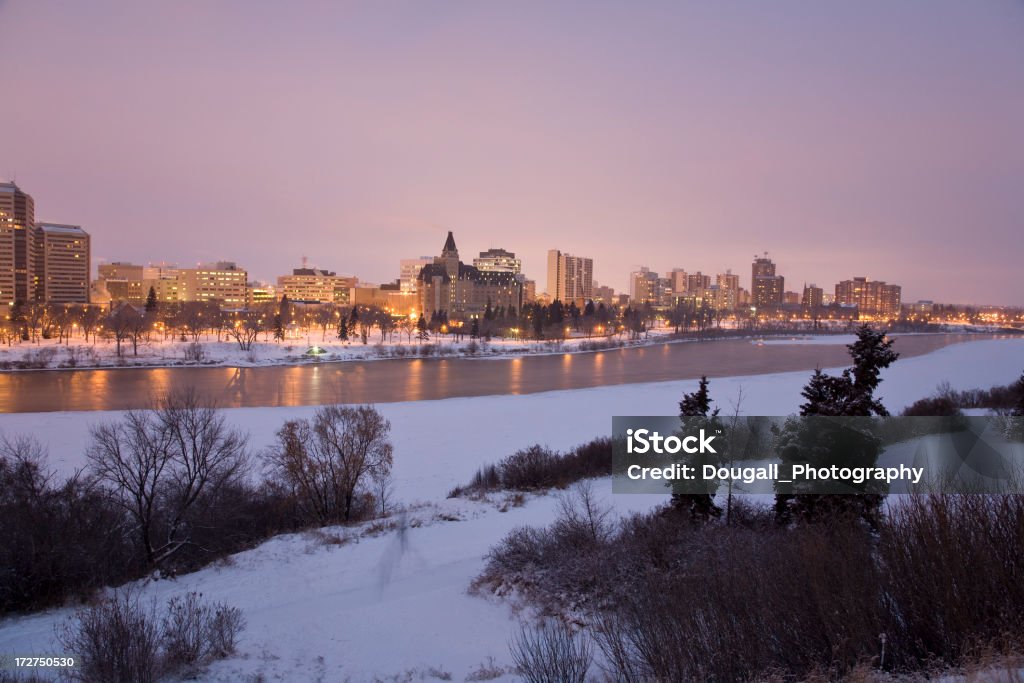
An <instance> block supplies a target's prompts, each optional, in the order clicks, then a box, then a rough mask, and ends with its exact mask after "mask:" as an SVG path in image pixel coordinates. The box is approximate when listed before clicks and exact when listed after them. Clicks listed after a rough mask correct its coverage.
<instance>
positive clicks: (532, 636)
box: [509, 619, 593, 683]
mask: <svg viewBox="0 0 1024 683" xmlns="http://www.w3.org/2000/svg"><path fill="white" fill-rule="evenodd" d="M509 649H510V650H511V652H512V660H513V661H514V662H515V664H516V667H517V668H518V669H519V673H520V675H522V677H523V678H524V679H525V680H526V681H527V683H583V682H584V681H585V680H586V678H587V671H588V670H589V669H590V663H591V661H592V658H593V655H592V652H591V647H590V643H589V642H588V641H587V640H586V636H584V635H579V636H577V635H576V634H574V633H573V632H572V630H571V629H570V628H569V627H568V626H566V625H565V624H564V623H562V622H561V621H556V620H551V619H549V620H545V621H543V622H541V623H540V624H539V625H538V626H534V627H529V626H526V625H523V626H522V627H521V629H520V631H519V634H518V635H517V636H516V637H515V639H514V640H513V641H512V643H511V644H510V645H509Z"/></svg>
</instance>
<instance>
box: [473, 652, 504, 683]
mask: <svg viewBox="0 0 1024 683" xmlns="http://www.w3.org/2000/svg"><path fill="white" fill-rule="evenodd" d="M506 673H509V671H508V669H507V668H506V667H503V666H498V664H497V663H495V661H494V657H488V658H487V661H486V662H481V663H480V666H478V667H477V668H476V669H474V670H473V671H470V672H469V673H468V674H466V681H467V683H480V682H481V681H493V680H494V679H495V678H501V677H502V676H504V675H505V674H506Z"/></svg>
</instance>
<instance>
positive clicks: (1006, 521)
mask: <svg viewBox="0 0 1024 683" xmlns="http://www.w3.org/2000/svg"><path fill="white" fill-rule="evenodd" d="M769 518H770V513H769V512H768V511H767V510H762V511H757V510H745V509H743V508H742V507H738V508H737V510H736V511H735V514H734V516H733V519H732V520H731V522H730V524H729V525H726V524H724V523H712V524H708V525H703V526H699V527H693V526H692V525H681V524H678V523H675V522H674V521H673V519H672V518H671V516H668V515H663V514H658V513H653V514H648V515H637V516H634V517H632V518H629V519H627V520H625V521H623V522H622V523H621V524H620V525H619V527H618V530H617V531H614V530H613V531H602V532H599V533H590V532H589V531H588V523H587V520H588V519H589V517H588V515H587V514H586V507H585V506H584V505H581V504H580V503H579V502H578V501H577V502H576V503H575V505H574V506H573V507H571V508H568V509H565V508H563V510H562V512H561V513H560V514H559V516H558V518H557V519H556V520H555V522H554V523H553V524H551V525H550V526H549V527H547V528H544V529H535V528H520V529H516V530H515V531H513V532H511V533H510V534H509V535H508V536H507V537H506V538H505V539H504V540H503V541H502V542H501V544H499V545H498V546H497V547H495V548H493V549H492V550H491V552H490V553H489V555H488V559H487V566H486V568H485V570H484V572H483V573H482V574H481V576H480V577H478V579H477V580H476V582H474V587H475V588H476V589H477V590H479V589H481V588H485V587H486V588H490V589H491V590H495V591H503V590H505V589H507V588H509V587H511V588H515V589H517V591H518V593H517V594H518V595H519V596H520V598H522V599H524V600H526V601H527V602H528V603H530V604H532V605H533V606H534V607H536V608H538V609H541V610H547V611H548V612H549V613H551V612H554V613H565V612H567V611H575V612H577V613H580V612H583V613H586V614H588V615H589V617H588V620H589V622H590V624H591V626H592V627H593V631H594V634H595V638H596V641H597V644H598V646H599V647H600V649H601V651H602V653H603V655H604V657H603V660H604V661H605V662H607V663H608V666H609V667H610V671H609V672H608V674H609V676H610V677H611V678H612V679H614V680H622V681H646V680H751V679H758V678H763V677H765V676H769V677H771V676H781V677H782V678H783V679H786V680H790V679H793V678H794V677H795V678H805V677H808V676H811V677H815V676H817V677H820V678H821V679H822V680H835V679H837V678H841V677H845V676H849V675H854V674H855V672H857V671H859V670H866V669H865V667H867V668H869V669H885V670H890V671H914V670H918V671H920V670H923V669H926V670H934V669H935V668H936V667H938V668H942V667H947V668H948V667H950V666H958V665H962V664H964V663H967V662H970V661H973V660H976V659H977V658H978V657H979V656H980V655H981V654H984V653H985V652H989V651H991V652H995V653H997V654H1006V653H1012V652H1019V651H1020V648H1021V647H1022V646H1024V642H1022V641H1024V638H1022V636H1021V635H1020V634H1022V633H1024V616H1022V615H1024V583H1022V582H1021V581H1019V579H1018V577H1019V576H1021V575H1024V557H1022V556H1021V554H1020V552H1019V549H1020V548H1021V547H1024V499H1022V498H1021V497H1019V496H1010V495H1007V496H984V495H961V496H949V495H946V496H918V497H913V498H909V499H905V500H903V501H901V502H900V503H899V504H898V505H894V506H893V507H892V509H891V510H890V512H889V515H888V516H887V517H886V518H884V519H883V520H882V522H881V525H880V528H879V530H878V532H877V533H872V532H869V531H867V530H866V529H864V528H863V527H862V526H860V525H856V524H853V525H840V524H836V525H808V526H804V527H800V528H796V529H793V528H782V527H779V526H777V525H773V524H771V523H770V521H769ZM595 528H598V529H605V528H606V527H602V526H600V525H597V526H596V527H595ZM681 587H694V590H699V598H695V597H694V593H693V591H692V590H687V589H681ZM992 596H998V599H993V597H992ZM766 634H768V635H766ZM723 653H728V656H723Z"/></svg>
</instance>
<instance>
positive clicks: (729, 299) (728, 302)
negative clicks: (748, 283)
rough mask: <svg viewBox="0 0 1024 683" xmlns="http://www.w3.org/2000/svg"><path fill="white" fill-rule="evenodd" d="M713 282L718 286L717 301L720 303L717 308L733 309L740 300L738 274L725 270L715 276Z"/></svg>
mask: <svg viewBox="0 0 1024 683" xmlns="http://www.w3.org/2000/svg"><path fill="white" fill-rule="evenodd" d="M715 284H716V285H717V286H718V303H719V304H720V306H718V307H717V308H719V309H725V310H728V311H732V310H735V309H736V307H737V306H738V305H739V302H740V276H739V275H734V274H733V272H732V271H731V270H727V271H725V272H724V273H719V274H718V275H716V276H715Z"/></svg>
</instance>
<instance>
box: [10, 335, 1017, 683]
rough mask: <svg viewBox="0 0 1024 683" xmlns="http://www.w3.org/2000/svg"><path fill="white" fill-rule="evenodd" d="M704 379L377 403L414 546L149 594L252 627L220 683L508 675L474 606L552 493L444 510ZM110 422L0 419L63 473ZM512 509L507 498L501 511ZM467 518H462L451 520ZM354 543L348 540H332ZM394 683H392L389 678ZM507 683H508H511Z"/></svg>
mask: <svg viewBox="0 0 1024 683" xmlns="http://www.w3.org/2000/svg"><path fill="white" fill-rule="evenodd" d="M1021 370H1024V340H1019V339H1011V340H995V341H983V342H972V343H970V344H959V345H954V346H950V347H946V348H943V349H941V350H939V351H936V352H934V353H931V354H928V355H925V356H919V357H915V358H909V359H905V360H900V361H898V362H897V363H896V364H895V365H894V366H893V367H892V368H891V369H889V370H888V371H886V373H885V375H884V380H885V381H884V382H883V384H882V387H881V391H880V394H881V396H882V399H883V401H884V402H885V403H886V405H887V406H888V407H889V408H890V410H893V411H894V412H895V411H897V410H899V409H900V408H902V407H903V406H905V405H907V404H909V403H910V402H912V401H914V400H916V399H918V398H920V397H922V396H925V395H927V394H930V393H931V392H932V391H933V390H934V388H935V386H936V385H937V384H938V383H939V382H941V381H949V382H950V384H951V385H952V387H953V388H956V389H967V388H971V387H988V386H992V385H994V384H1006V383H1009V382H1011V381H1012V380H1014V379H1015V378H1016V377H1018V376H1019V375H1020V372H1021ZM807 376H808V373H806V372H797V373H785V374H777V375H759V376H755V377H736V378H727V379H715V380H713V381H712V383H711V391H712V395H713V397H714V398H715V400H716V401H717V402H718V403H719V404H720V405H721V406H722V408H723V411H725V412H731V410H732V408H731V406H730V402H731V401H734V400H735V399H736V397H737V395H738V394H739V392H740V390H741V389H742V393H743V405H742V412H743V413H746V414H767V415H778V414H786V413H790V412H793V411H795V410H796V408H797V406H798V404H799V403H800V395H799V392H800V388H801V386H802V385H803V384H804V382H806V380H807ZM695 386H696V382H694V381H682V382H665V383H658V384H644V385H623V386H615V387H606V388H598V389H584V390H576V391H565V392H550V393H544V394H531V395H526V396H493V397H483V398H460V399H449V400H443V401H421V402H416V403H395V404H386V405H382V406H379V409H380V410H381V411H382V412H383V413H384V414H385V415H386V416H387V417H388V418H389V419H390V420H391V423H392V439H393V442H394V444H395V465H394V471H393V473H394V476H395V479H396V492H395V493H396V497H397V498H398V499H399V500H401V501H403V502H404V503H407V504H410V505H412V504H414V503H417V502H419V503H423V504H422V505H413V506H412V509H411V511H410V512H409V513H408V515H407V518H406V521H405V524H404V525H402V528H404V529H405V531H404V532H403V533H399V531H397V530H390V531H386V532H384V533H380V534H377V535H365V536H364V535H361V534H362V532H363V529H364V528H355V529H341V528H333V529H328V530H325V531H324V533H321V534H316V533H312V534H296V535H290V536H282V537H278V538H275V539H273V540H271V541H268V542H266V543H264V544H263V545H261V546H260V547H258V548H256V549H254V550H252V551H249V552H245V553H241V554H239V555H236V556H234V557H233V558H232V561H231V562H228V563H224V564H223V565H222V566H216V567H209V568H207V569H205V570H203V571H201V572H197V573H195V574H191V575H187V576H182V577H179V578H177V579H174V580H163V581H157V582H153V583H149V584H147V585H146V587H145V589H144V591H145V594H146V595H147V596H150V595H151V596H153V597H156V598H158V599H161V600H162V599H164V598H166V597H169V596H171V595H174V594H178V593H183V592H186V591H189V590H198V591H200V592H202V593H203V594H204V596H205V597H208V598H210V599H213V600H223V601H226V602H227V603H229V604H232V605H235V606H238V607H240V608H241V609H242V610H243V612H244V613H245V617H246V619H247V621H248V628H247V630H246V631H245V632H244V633H243V634H242V638H241V642H240V646H239V649H238V653H237V654H236V656H234V657H232V658H231V659H228V660H225V661H222V662H218V663H217V664H215V665H213V667H212V668H211V669H210V670H209V672H208V674H207V676H208V679H209V680H225V681H227V680H244V679H245V678H246V677H248V676H254V675H257V674H258V675H262V676H263V677H264V679H265V680H288V681H294V680H346V678H347V679H349V680H352V681H363V680H373V679H374V678H375V677H379V678H381V679H384V680H430V679H431V677H435V678H441V677H443V674H450V675H451V680H466V678H467V677H469V676H472V674H474V672H475V671H477V669H478V668H480V666H481V665H486V664H489V663H493V668H496V669H502V668H504V667H508V666H509V665H510V657H509V655H508V649H507V643H508V640H509V638H510V637H511V635H512V634H513V633H514V632H515V630H516V629H517V628H518V622H517V617H516V615H514V614H512V613H511V611H510V607H509V606H508V604H506V603H503V602H498V601H495V600H489V599H484V598H481V597H475V596H471V595H469V594H467V588H468V586H469V583H470V581H471V580H472V578H473V577H475V576H476V575H477V574H478V573H479V571H480V570H481V568H482V566H483V557H484V555H485V553H486V552H487V550H488V548H489V547H490V546H492V545H493V544H494V543H496V542H497V541H498V540H499V539H500V538H501V537H502V536H503V535H504V534H505V533H506V532H507V531H509V530H510V529H512V528H514V527H516V526H518V525H523V524H537V525H539V524H545V523H547V522H548V521H550V519H551V517H552V515H553V510H554V506H555V504H556V500H555V496H554V495H547V496H535V497H529V498H528V499H527V501H526V504H525V505H524V506H522V507H510V508H509V509H508V510H507V511H505V512H500V511H499V509H498V505H497V504H495V503H486V502H479V503H475V502H471V501H464V500H445V499H444V496H445V494H446V492H447V491H448V490H449V489H450V488H451V487H452V486H453V485H455V484H457V483H465V482H466V481H468V479H469V478H470V477H471V476H472V474H473V472H474V471H475V470H476V469H477V468H478V467H479V466H480V465H481V464H483V463H485V462H493V461H496V460H498V459H499V458H500V457H502V456H504V455H506V454H508V453H511V452H513V451H514V450H516V449H518V448H521V447H524V446H527V445H530V444H532V443H537V442H540V443H545V444H548V445H550V446H552V447H554V448H559V449H564V448H568V447H570V446H573V445H576V444H578V443H580V442H583V441H585V440H588V439H590V438H593V437H595V436H599V435H603V434H607V433H609V431H610V429H611V417H612V416H613V415H617V414H618V415H643V414H652V415H653V414H673V413H674V412H675V411H676V403H677V401H678V399H679V396H680V394H681V393H683V392H684V391H690V390H692V389H694V388H695ZM313 410H314V408H311V407H305V408H277V409H272V408H248V409H233V410H229V411H227V416H228V420H229V421H230V422H231V423H233V424H235V425H237V426H240V427H243V428H244V429H246V430H248V431H249V432H250V433H251V434H252V445H253V447H254V448H260V447H263V446H265V445H267V444H269V443H270V441H271V439H272V438H273V433H274V431H275V430H276V429H277V428H278V427H279V426H280V424H281V423H282V422H283V421H284V420H285V419H287V418H290V417H294V416H299V415H308V414H310V413H311V412H312V411H313ZM115 417H116V414H112V413H46V414H24V415H5V416H0V430H2V431H3V432H5V433H7V434H16V433H26V432H27V433H33V434H36V435H38V436H39V437H40V438H41V439H42V440H43V441H44V442H45V443H46V444H47V445H48V447H49V449H50V453H51V456H52V459H53V461H54V464H55V465H56V466H58V467H59V468H60V469H61V470H62V471H64V472H67V471H70V470H72V469H73V468H74V467H76V466H79V465H81V464H82V462H83V458H82V451H83V449H84V445H85V443H86V442H87V438H88V429H89V425H90V424H94V423H96V422H97V421H102V420H110V419H113V418H115ZM598 490H599V492H600V493H601V496H602V498H603V499H604V500H605V501H607V502H608V503H609V504H610V505H612V506H613V507H614V508H615V509H616V510H617V511H618V512H619V513H626V512H628V511H631V510H641V509H647V508H649V507H650V506H652V505H654V504H657V503H658V502H659V501H661V500H663V497H661V496H639V495H613V494H611V492H610V481H602V482H598ZM497 502H500V501H497ZM453 520H455V521H453ZM332 537H336V538H337V539H339V540H344V539H346V538H347V539H350V540H348V541H347V542H343V543H340V544H339V543H337V542H334V539H332ZM69 614H70V610H53V611H50V612H46V613H42V614H37V615H32V616H28V617H21V618H15V619H7V620H5V621H2V622H0V652H19V653H30V652H31V653H44V652H50V653H52V652H55V651H57V649H56V648H55V646H54V645H53V644H52V643H53V633H54V626H55V625H56V624H58V623H59V622H60V621H61V620H62V619H65V618H66V617H67V616H68V615H69ZM391 677H396V678H394V679H392V678H391ZM505 678H510V675H508V674H506V676H505Z"/></svg>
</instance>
